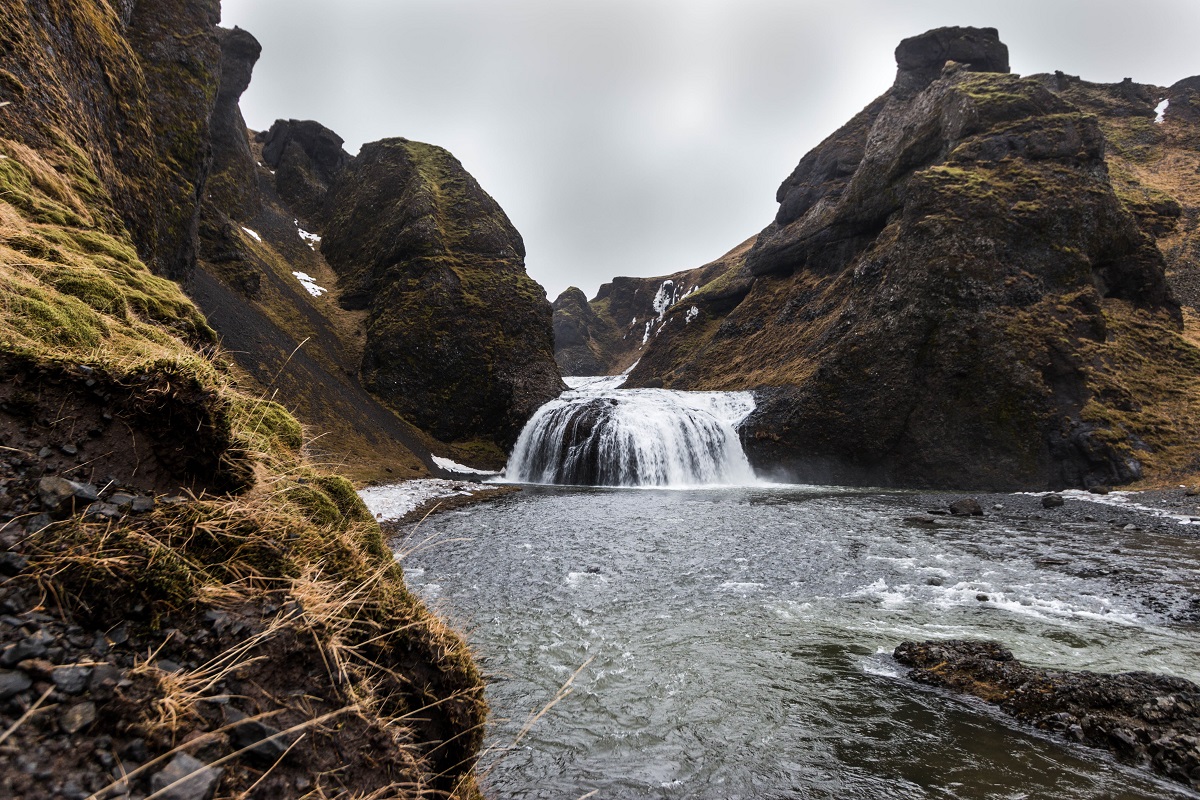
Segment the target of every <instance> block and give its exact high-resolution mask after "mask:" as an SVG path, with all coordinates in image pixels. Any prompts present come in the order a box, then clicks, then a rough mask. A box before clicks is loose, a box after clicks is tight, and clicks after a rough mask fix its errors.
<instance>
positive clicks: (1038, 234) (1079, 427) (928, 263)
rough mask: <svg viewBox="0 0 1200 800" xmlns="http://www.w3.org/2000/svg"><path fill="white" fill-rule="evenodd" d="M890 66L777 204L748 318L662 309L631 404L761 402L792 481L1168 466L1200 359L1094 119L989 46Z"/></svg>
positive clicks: (926, 41)
mask: <svg viewBox="0 0 1200 800" xmlns="http://www.w3.org/2000/svg"><path fill="white" fill-rule="evenodd" d="M939 59H940V60H941V61H942V63H940V64H939V63H937V62H938V61H939ZM897 61H898V64H899V71H898V74H897V80H896V84H895V85H894V86H893V88H892V89H891V90H889V91H888V92H887V93H885V94H884V95H883V96H881V97H880V98H879V99H878V100H876V101H875V102H873V103H872V104H870V105H869V106H868V107H867V108H866V109H864V110H863V111H862V112H861V113H860V114H858V115H857V116H856V117H855V118H854V119H852V120H851V121H850V122H849V123H848V124H847V125H846V126H844V127H843V128H842V129H840V130H839V131H837V132H836V133H835V134H833V135H832V136H831V137H829V139H827V140H826V141H825V142H823V143H822V144H821V145H819V146H818V147H817V148H816V149H815V150H814V151H813V152H811V153H809V154H808V155H806V156H805V157H804V159H803V160H802V161H801V162H800V164H799V166H798V167H797V168H796V170H795V171H794V172H793V174H792V175H791V176H790V177H789V178H788V179H787V180H786V181H785V182H784V183H783V185H782V186H781V187H780V190H779V194H778V199H779V201H780V207H779V212H778V214H777V216H776V219H775V221H774V222H772V223H771V224H770V225H769V226H768V227H767V228H766V229H765V230H764V231H763V232H762V233H761V234H760V235H759V236H758V238H757V241H756V242H755V243H754V245H753V247H752V248H750V250H749V252H748V253H746V254H745V256H744V259H743V261H744V263H743V265H742V267H741V269H742V270H744V272H743V273H742V274H745V273H748V274H749V286H748V287H747V288H746V290H745V292H744V294H742V297H741V299H740V300H739V301H738V302H737V303H736V305H735V306H734V307H733V308H732V309H731V310H726V311H719V310H717V309H715V308H713V307H712V306H710V305H708V304H705V303H704V302H702V301H703V299H704V298H703V292H699V293H697V294H698V297H697V298H696V302H694V305H695V306H696V307H697V311H696V313H695V314H692V321H691V322H690V324H689V322H688V317H687V315H688V313H689V312H690V308H688V309H685V308H683V307H681V306H680V307H676V308H674V309H671V310H670V311H669V312H668V314H667V315H666V319H665V320H664V328H663V330H662V332H661V335H659V336H657V337H656V339H655V341H653V342H652V343H651V346H650V347H649V348H648V352H647V353H646V354H645V355H644V356H643V358H642V360H641V361H640V362H639V364H638V367H637V368H636V369H635V370H634V371H633V373H632V375H631V377H630V384H631V385H635V386H636V385H656V383H657V382H658V381H661V382H662V383H663V384H664V385H666V386H668V387H674V388H687V389H749V388H758V389H759V394H758V397H759V408H758V410H757V411H756V412H755V413H754V414H753V415H751V417H750V418H749V419H748V420H747V421H746V423H745V428H744V430H745V433H746V436H747V440H748V441H747V445H748V450H749V451H750V453H751V457H752V459H753V460H754V461H755V462H756V464H757V465H759V466H765V467H773V468H780V467H782V468H783V471H784V473H785V474H787V475H789V476H790V477H792V478H793V479H799V480H803V481H838V482H869V483H876V484H889V485H924V486H959V487H967V486H969V487H984V488H998V489H999V488H1003V489H1013V488H1031V487H1037V488H1059V487H1064V486H1087V485H1093V484H1104V485H1109V484H1118V483H1127V482H1129V481H1131V480H1135V479H1137V478H1139V477H1140V476H1141V475H1142V474H1143V469H1144V465H1146V464H1153V465H1154V466H1156V467H1157V468H1159V469H1174V468H1176V467H1179V468H1185V466H1186V465H1184V464H1183V459H1184V458H1185V456H1184V454H1185V453H1186V452H1187V451H1188V449H1189V448H1190V447H1191V444H1192V442H1191V439H1192V438H1194V437H1193V436H1192V434H1189V433H1188V432H1186V431H1185V430H1184V429H1183V428H1182V427H1178V426H1176V427H1174V428H1172V429H1170V430H1167V429H1166V428H1165V427H1164V426H1162V425H1161V424H1160V423H1159V422H1157V421H1152V419H1151V417H1154V418H1156V419H1157V418H1158V417H1159V415H1160V412H1159V411H1157V410H1152V407H1154V408H1161V406H1158V405H1157V404H1159V403H1162V402H1167V401H1168V400H1169V399H1170V398H1171V397H1177V396H1178V392H1179V388H1180V386H1181V385H1186V386H1188V387H1190V386H1191V383H1190V382H1194V381H1195V379H1196V375H1197V372H1196V366H1197V364H1200V361H1198V359H1197V357H1198V356H1200V352H1198V351H1196V349H1195V348H1194V347H1192V346H1191V345H1190V344H1188V343H1187V342H1186V341H1184V340H1183V339H1182V338H1181V337H1180V335H1179V333H1180V329H1181V316H1180V311H1179V306H1178V305H1177V303H1176V302H1175V300H1174V298H1173V296H1172V293H1171V290H1170V287H1169V285H1168V283H1167V281H1166V279H1165V277H1164V261H1163V258H1162V255H1161V254H1160V252H1159V251H1158V249H1157V248H1156V247H1155V242H1154V240H1153V239H1152V238H1150V237H1149V236H1148V235H1147V234H1146V233H1145V232H1144V231H1143V230H1141V229H1140V228H1139V225H1138V221H1137V219H1136V218H1135V216H1134V215H1132V214H1131V213H1130V210H1129V208H1128V206H1127V205H1126V204H1125V203H1124V202H1123V201H1122V199H1121V198H1120V197H1119V195H1118V193H1117V192H1115V191H1114V188H1113V182H1112V181H1111V180H1110V177H1109V171H1108V164H1107V163H1106V161H1105V149H1106V140H1105V130H1104V129H1103V127H1102V125H1101V124H1100V122H1099V121H1098V120H1097V118H1096V117H1095V116H1092V115H1090V114H1089V113H1087V112H1086V111H1085V110H1082V109H1080V108H1079V107H1078V106H1077V105H1075V104H1073V103H1071V102H1070V101H1069V100H1068V99H1066V98H1064V97H1063V96H1060V95H1059V94H1056V93H1055V92H1054V91H1053V90H1052V89H1051V88H1048V87H1047V86H1046V85H1045V84H1044V83H1043V82H1042V81H1041V80H1040V79H1023V78H1020V77H1018V76H1014V75H1011V74H1009V73H1008V64H1007V58H1006V55H1005V49H1004V47H1003V45H1002V44H1001V43H1000V42H999V40H998V38H997V37H996V33H995V31H993V30H991V29H942V30H938V31H933V32H930V33H929V34H925V35H923V36H921V37H915V38H914V39H912V40H906V41H905V42H903V43H901V45H900V47H899V48H898V49H897ZM935 64H936V65H937V69H936V74H934V66H933V65H935ZM1151 124H1152V123H1151ZM734 274H736V273H734ZM743 285H745V284H743ZM691 302H693V301H692V300H690V299H689V303H691ZM697 323H699V324H697ZM1134 338H1136V339H1139V340H1140V341H1137V342H1134V341H1133V339H1134ZM1139 352H1141V353H1142V354H1145V353H1147V352H1153V353H1154V356H1153V357H1154V358H1155V359H1156V360H1157V365H1156V367H1155V368H1154V371H1153V372H1152V373H1151V372H1148V371H1147V370H1146V369H1145V368H1139V367H1137V366H1136V365H1137V363H1138V359H1140V358H1141V357H1142V356H1140V355H1138V353H1139ZM1131 374H1136V378H1135V379H1134V380H1130V375H1131ZM1188 392H1190V389H1189V390H1188ZM1188 396H1191V394H1188ZM1189 402H1190V401H1189Z"/></svg>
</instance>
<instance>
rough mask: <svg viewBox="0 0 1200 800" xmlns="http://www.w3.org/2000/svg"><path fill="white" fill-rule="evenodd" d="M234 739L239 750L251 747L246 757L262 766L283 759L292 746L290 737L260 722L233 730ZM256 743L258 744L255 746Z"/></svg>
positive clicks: (244, 723) (248, 722)
mask: <svg viewBox="0 0 1200 800" xmlns="http://www.w3.org/2000/svg"><path fill="white" fill-rule="evenodd" d="M271 737H275V738H271ZM232 738H233V743H234V745H235V746H236V747H237V748H238V749H239V750H240V749H242V748H244V747H249V748H250V749H249V750H247V751H246V752H245V753H244V755H245V756H247V757H248V758H249V759H250V760H251V761H254V762H257V763H258V764H260V765H262V766H270V765H271V764H274V763H275V762H276V761H278V760H279V759H280V758H282V757H283V754H284V753H286V752H287V749H288V745H289V744H290V742H289V741H288V737H287V736H282V735H280V730H279V729H278V728H273V727H271V726H270V725H267V724H265V723H263V722H259V721H258V720H251V721H247V722H243V723H242V724H241V725H238V726H237V727H236V728H234V729H233V734H232ZM256 742H257V744H255V743H256ZM251 745H253V746H251Z"/></svg>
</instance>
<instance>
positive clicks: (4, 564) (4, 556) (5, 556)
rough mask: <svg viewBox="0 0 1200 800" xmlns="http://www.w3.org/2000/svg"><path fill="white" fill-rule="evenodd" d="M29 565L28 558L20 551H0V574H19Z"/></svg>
mask: <svg viewBox="0 0 1200 800" xmlns="http://www.w3.org/2000/svg"><path fill="white" fill-rule="evenodd" d="M28 566H29V559H27V558H26V557H25V556H23V555H21V554H20V553H14V552H12V551H11V550H7V551H5V552H3V553H0V575H8V576H13V575H20V574H21V573H22V572H24V571H25V568H26V567H28Z"/></svg>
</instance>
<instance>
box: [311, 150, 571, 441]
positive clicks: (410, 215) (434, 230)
mask: <svg viewBox="0 0 1200 800" xmlns="http://www.w3.org/2000/svg"><path fill="white" fill-rule="evenodd" d="M325 207H326V218H325V221H324V223H323V226H324V227H323V232H324V234H325V239H324V241H323V242H322V246H321V249H322V252H323V254H324V256H325V258H326V259H327V260H328V261H329V263H330V265H331V266H332V267H333V268H334V269H335V270H336V271H337V273H338V286H339V291H340V299H341V303H342V304H343V306H345V307H348V308H367V309H368V315H367V320H366V344H365V347H364V351H363V357H362V365H361V375H362V380H363V383H364V385H365V386H367V387H368V388H369V389H370V391H371V392H373V393H374V394H375V395H376V396H378V397H380V398H381V399H382V400H383V401H384V402H385V403H387V404H388V405H390V406H392V407H393V408H395V409H397V410H398V411H399V412H400V413H401V414H402V415H403V416H404V417H405V418H407V419H409V420H411V421H412V422H414V423H415V424H416V425H417V426H419V427H421V428H422V429H424V430H426V431H429V432H430V433H432V434H433V435H434V436H436V437H437V438H439V439H442V440H444V441H451V442H452V441H461V440H470V439H477V438H493V439H494V440H495V441H496V442H497V443H499V444H501V445H502V446H508V445H511V443H512V442H513V441H515V439H516V437H517V434H518V433H520V430H521V427H522V426H523V425H524V424H525V421H526V420H527V419H528V418H529V417H530V415H532V413H533V412H534V411H535V410H536V409H537V408H538V407H539V406H540V405H542V404H543V403H545V402H546V401H548V400H549V399H551V398H553V397H554V396H556V395H557V394H558V393H559V392H560V391H561V389H562V388H563V387H562V382H561V379H560V378H559V374H558V368H557V366H556V365H555V363H554V355H553V341H552V332H551V310H550V304H549V303H548V302H547V301H546V298H545V293H544V292H543V290H542V288H541V287H540V286H538V284H537V283H536V282H534V281H533V280H532V279H531V278H530V277H529V276H528V275H527V274H526V273H525V266H524V255H525V247H524V244H523V242H522V241H521V237H520V234H518V233H517V231H516V229H515V228H513V226H512V223H511V222H509V220H508V217H507V216H506V215H505V214H504V212H503V210H502V209H501V208H500V206H499V205H497V204H496V202H495V201H494V200H493V199H492V198H491V197H490V196H488V195H487V193H486V192H484V191H483V190H482V189H481V188H480V187H479V184H478V183H476V181H475V179H474V178H472V177H471V176H470V175H469V174H468V173H467V172H466V170H464V169H463V168H462V165H461V164H460V163H459V162H458V160H457V159H455V158H454V157H453V156H452V155H450V153H448V152H446V151H445V150H443V149H441V148H439V147H435V146H433V145H428V144H421V143H418V142H411V141H408V140H406V139H387V140H384V141H381V142H375V143H373V144H369V145H366V146H364V147H363V149H362V151H361V152H360V153H359V155H358V156H357V157H356V158H355V159H354V160H353V161H352V162H351V163H350V165H349V166H348V167H346V169H345V170H344V171H343V172H342V173H341V174H340V175H339V177H338V178H337V180H336V182H335V183H334V185H333V186H332V187H331V189H330V190H329V194H328V197H327V198H326V202H325Z"/></svg>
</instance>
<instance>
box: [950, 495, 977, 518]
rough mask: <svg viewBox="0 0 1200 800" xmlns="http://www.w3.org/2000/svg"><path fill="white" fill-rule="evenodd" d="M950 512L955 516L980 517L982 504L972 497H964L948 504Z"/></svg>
mask: <svg viewBox="0 0 1200 800" xmlns="http://www.w3.org/2000/svg"><path fill="white" fill-rule="evenodd" d="M950 513H951V514H953V515H954V516H956V517H982V516H983V506H981V505H979V501H978V500H976V499H975V498H974V497H964V498H962V499H960V500H955V501H954V502H953V503H951V504H950Z"/></svg>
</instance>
